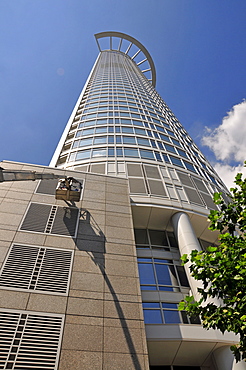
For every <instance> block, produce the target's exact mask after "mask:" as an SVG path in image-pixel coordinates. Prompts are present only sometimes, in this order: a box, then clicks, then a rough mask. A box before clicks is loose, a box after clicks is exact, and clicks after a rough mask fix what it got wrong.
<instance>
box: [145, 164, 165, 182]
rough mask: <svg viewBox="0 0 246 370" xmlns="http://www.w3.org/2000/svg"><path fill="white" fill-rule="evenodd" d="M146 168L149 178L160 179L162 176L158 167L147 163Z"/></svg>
mask: <svg viewBox="0 0 246 370" xmlns="http://www.w3.org/2000/svg"><path fill="white" fill-rule="evenodd" d="M144 169H145V172H146V176H147V177H148V178H152V179H160V178H161V176H160V173H159V170H158V167H154V166H146V165H145V166H144Z"/></svg>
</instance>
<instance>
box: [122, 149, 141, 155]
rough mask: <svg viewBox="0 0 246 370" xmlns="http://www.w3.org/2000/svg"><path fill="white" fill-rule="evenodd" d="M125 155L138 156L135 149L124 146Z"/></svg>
mask: <svg viewBox="0 0 246 370" xmlns="http://www.w3.org/2000/svg"><path fill="white" fill-rule="evenodd" d="M124 155H125V157H139V155H138V150H137V149H130V148H124Z"/></svg>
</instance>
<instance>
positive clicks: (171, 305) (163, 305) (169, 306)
mask: <svg viewBox="0 0 246 370" xmlns="http://www.w3.org/2000/svg"><path fill="white" fill-rule="evenodd" d="M162 308H169V309H171V308H172V309H174V310H177V309H178V305H177V303H167V302H163V303H162Z"/></svg>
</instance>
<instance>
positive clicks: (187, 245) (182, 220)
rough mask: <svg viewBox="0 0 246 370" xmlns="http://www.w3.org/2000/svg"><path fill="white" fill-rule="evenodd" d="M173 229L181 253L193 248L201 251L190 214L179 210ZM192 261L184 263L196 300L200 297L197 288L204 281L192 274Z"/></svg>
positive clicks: (174, 217)
mask: <svg viewBox="0 0 246 370" xmlns="http://www.w3.org/2000/svg"><path fill="white" fill-rule="evenodd" d="M172 223H173V229H174V233H175V236H176V240H177V242H178V245H179V251H180V255H181V256H182V255H183V254H188V255H189V254H190V253H191V251H192V250H194V249H196V250H197V251H201V250H202V249H201V246H200V244H199V242H198V239H197V237H196V234H195V233H194V230H193V227H192V225H191V223H190V219H189V216H188V215H187V214H186V213H184V212H177V213H175V214H174V215H173V217H172ZM189 266H190V262H188V263H186V264H185V265H184V268H185V271H186V275H187V278H188V281H189V284H190V288H191V292H192V295H193V296H194V298H195V299H196V300H198V299H199V298H200V296H199V294H198V292H197V288H199V287H200V288H201V287H202V282H201V281H198V280H195V279H194V278H193V277H192V276H191V275H190V269H189Z"/></svg>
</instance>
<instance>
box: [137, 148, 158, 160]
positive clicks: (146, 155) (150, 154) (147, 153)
mask: <svg viewBox="0 0 246 370" xmlns="http://www.w3.org/2000/svg"><path fill="white" fill-rule="evenodd" d="M140 156H141V158H146V159H155V157H154V154H153V152H151V151H150V150H143V149H140Z"/></svg>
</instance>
